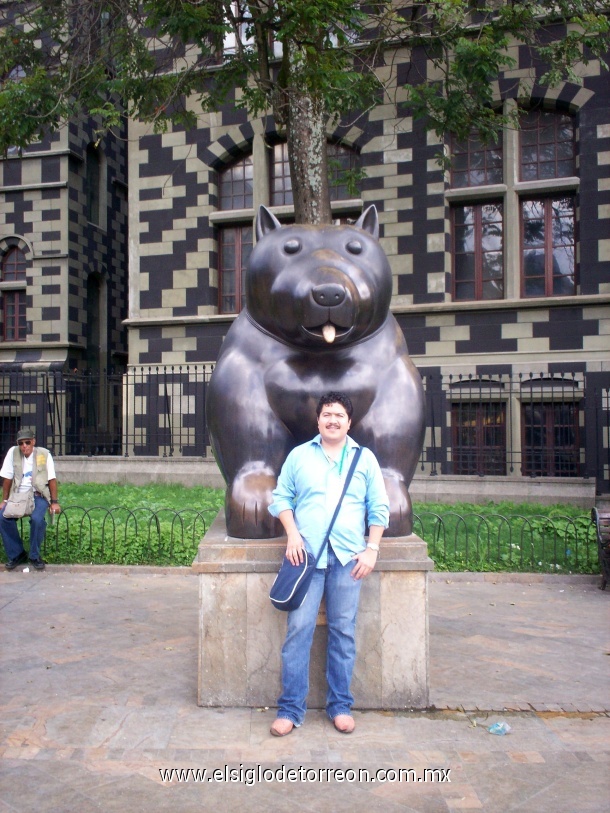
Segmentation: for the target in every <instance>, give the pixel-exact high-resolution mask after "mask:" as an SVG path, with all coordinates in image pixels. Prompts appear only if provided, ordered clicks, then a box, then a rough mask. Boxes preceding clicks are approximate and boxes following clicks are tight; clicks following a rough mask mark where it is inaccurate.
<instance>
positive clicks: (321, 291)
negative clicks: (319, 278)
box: [312, 282, 345, 308]
mask: <svg viewBox="0 0 610 813" xmlns="http://www.w3.org/2000/svg"><path fill="white" fill-rule="evenodd" d="M312 296H313V298H314V302H316V303H317V304H318V305H322V306H323V307H325V308H332V307H333V306H334V305H340V304H341V303H342V302H343V300H344V299H345V288H344V287H343V285H337V283H335V282H328V283H327V284H326V285H316V287H315V288H314V289H313V291H312Z"/></svg>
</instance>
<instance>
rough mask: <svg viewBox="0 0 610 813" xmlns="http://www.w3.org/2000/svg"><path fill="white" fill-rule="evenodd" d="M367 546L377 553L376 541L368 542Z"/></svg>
mask: <svg viewBox="0 0 610 813" xmlns="http://www.w3.org/2000/svg"><path fill="white" fill-rule="evenodd" d="M367 548H370V549H371V550H376V551H377V553H379V545H378V544H377V543H376V542H368V543H367Z"/></svg>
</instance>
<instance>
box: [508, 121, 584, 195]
mask: <svg viewBox="0 0 610 813" xmlns="http://www.w3.org/2000/svg"><path fill="white" fill-rule="evenodd" d="M575 166H576V165H575V154H574V122H573V119H572V116H569V115H567V114H565V113H555V112H551V111H548V110H530V111H528V112H526V113H523V114H522V116H521V180H522V181H542V180H547V179H549V178H567V177H570V176H571V175H574V173H575V171H576V169H575Z"/></svg>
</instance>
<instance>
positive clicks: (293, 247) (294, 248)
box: [284, 240, 301, 254]
mask: <svg viewBox="0 0 610 813" xmlns="http://www.w3.org/2000/svg"><path fill="white" fill-rule="evenodd" d="M300 250H301V241H300V240H287V241H286V242H285V243H284V251H285V252H286V254H296V253H297V252H298V251H300Z"/></svg>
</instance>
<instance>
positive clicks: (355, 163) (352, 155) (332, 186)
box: [271, 142, 360, 206]
mask: <svg viewBox="0 0 610 813" xmlns="http://www.w3.org/2000/svg"><path fill="white" fill-rule="evenodd" d="M327 158H328V185H329V193H330V199H331V201H333V200H350V199H351V198H355V197H357V194H354V190H353V189H352V188H351V187H352V184H351V183H350V176H351V177H352V180H355V179H354V174H355V173H356V172H357V170H358V168H359V166H360V157H359V155H358V153H357V152H356V151H355V150H351V149H349V147H346V146H344V145H343V144H337V143H334V142H329V143H328V145H327ZM293 202H294V200H293V197H292V181H291V178H290V165H289V162H288V145H287V144H286V143H285V142H281V143H278V144H276V145H275V147H274V148H273V162H272V164H271V205H272V206H289V205H291V204H292V203H293Z"/></svg>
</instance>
